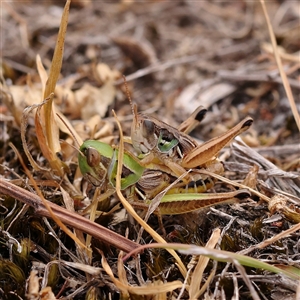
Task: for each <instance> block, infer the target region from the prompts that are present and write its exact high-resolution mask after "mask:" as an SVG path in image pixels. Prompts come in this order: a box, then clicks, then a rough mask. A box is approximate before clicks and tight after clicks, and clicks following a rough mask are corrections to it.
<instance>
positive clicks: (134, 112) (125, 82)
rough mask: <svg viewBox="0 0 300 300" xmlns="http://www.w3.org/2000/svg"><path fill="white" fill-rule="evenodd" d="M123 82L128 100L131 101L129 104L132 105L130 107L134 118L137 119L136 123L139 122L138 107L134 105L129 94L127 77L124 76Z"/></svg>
mask: <svg viewBox="0 0 300 300" xmlns="http://www.w3.org/2000/svg"><path fill="white" fill-rule="evenodd" d="M123 80H124V85H125V90H126V95H127V98H128V100H129V103H130V106H131V111H132V114H133V116H134V119H135V122H137V107H136V105H135V104H133V102H132V100H131V97H130V93H129V89H128V85H127V81H126V77H125V75H123Z"/></svg>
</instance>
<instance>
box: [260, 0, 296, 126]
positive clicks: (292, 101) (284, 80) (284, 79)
mask: <svg viewBox="0 0 300 300" xmlns="http://www.w3.org/2000/svg"><path fill="white" fill-rule="evenodd" d="M260 3H261V6H262V8H263V12H264V15H265V18H266V21H267V26H268V30H269V34H270V38H271V42H272V46H273V49H274V56H275V60H276V63H277V66H278V69H279V73H280V76H281V78H282V83H283V86H284V90H285V92H286V95H287V97H288V99H289V103H290V106H291V109H292V113H293V116H294V119H295V121H296V124H297V126H298V129H299V131H300V116H299V113H298V111H297V107H296V104H295V99H294V97H293V93H292V90H291V86H290V85H289V82H288V79H287V76H286V74H285V72H284V70H283V67H282V62H281V58H280V55H279V53H278V50H277V43H276V38H275V34H274V31H273V28H272V25H271V21H270V18H269V15H268V13H267V9H266V5H265V1H264V0H260Z"/></svg>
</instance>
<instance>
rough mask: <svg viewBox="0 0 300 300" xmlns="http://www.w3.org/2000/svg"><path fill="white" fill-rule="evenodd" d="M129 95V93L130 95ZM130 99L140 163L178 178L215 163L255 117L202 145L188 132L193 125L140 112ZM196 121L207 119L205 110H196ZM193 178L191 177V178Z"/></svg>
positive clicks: (132, 134) (133, 131) (134, 136)
mask: <svg viewBox="0 0 300 300" xmlns="http://www.w3.org/2000/svg"><path fill="white" fill-rule="evenodd" d="M128 96H129V95H128ZM128 98H129V101H130V104H131V107H132V112H133V116H134V118H133V122H132V127H131V141H132V145H133V147H134V149H135V150H136V152H137V153H138V154H139V157H141V164H143V165H145V166H151V167H152V168H158V169H159V168H164V171H166V172H168V173H169V174H171V175H173V176H176V177H179V176H181V175H182V174H184V173H185V172H186V169H193V168H199V167H208V166H209V165H211V164H214V163H215V161H216V157H217V155H218V153H219V152H220V150H221V149H222V148H223V147H224V146H225V145H226V144H227V143H229V142H230V141H231V140H232V139H233V138H235V137H236V136H237V135H239V134H241V133H242V132H244V131H246V130H247V129H248V128H249V127H250V126H251V124H252V123H253V119H252V118H250V117H246V118H245V119H244V120H242V121H241V122H240V123H238V124H237V125H236V126H234V127H233V128H231V129H230V130H228V131H227V132H225V133H224V134H222V135H220V136H218V137H216V138H213V139H211V140H209V141H207V142H205V143H203V144H201V145H198V143H197V142H196V141H195V140H194V139H192V138H191V137H190V136H189V135H188V134H187V133H188V132H189V131H190V130H191V129H192V128H193V127H192V126H189V125H186V124H185V122H184V123H183V124H182V125H181V126H179V128H178V129H176V128H174V127H172V126H170V125H168V124H166V123H164V122H162V121H160V120H158V119H156V118H154V117H150V116H147V115H144V114H141V113H137V107H136V105H135V104H133V103H132V101H131V99H130V97H128ZM193 115H194V117H195V120H197V116H198V117H199V116H200V117H199V119H200V120H199V121H201V119H203V118H204V115H205V113H204V111H203V109H200V108H198V109H197V110H196V111H195V112H194V114H193ZM190 180H191V179H190V178H189V180H188V181H190Z"/></svg>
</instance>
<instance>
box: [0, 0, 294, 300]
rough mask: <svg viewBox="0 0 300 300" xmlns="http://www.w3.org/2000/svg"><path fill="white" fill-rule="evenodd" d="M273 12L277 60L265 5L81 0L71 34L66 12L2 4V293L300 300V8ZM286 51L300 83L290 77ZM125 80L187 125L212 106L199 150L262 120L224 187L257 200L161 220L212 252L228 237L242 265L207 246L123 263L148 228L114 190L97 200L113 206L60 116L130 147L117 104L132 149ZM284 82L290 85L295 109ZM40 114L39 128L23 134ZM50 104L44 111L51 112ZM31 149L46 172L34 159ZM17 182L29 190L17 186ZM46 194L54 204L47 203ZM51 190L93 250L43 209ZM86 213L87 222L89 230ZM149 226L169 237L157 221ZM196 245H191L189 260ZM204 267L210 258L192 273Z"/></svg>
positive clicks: (233, 157) (175, 237)
mask: <svg viewBox="0 0 300 300" xmlns="http://www.w3.org/2000/svg"><path fill="white" fill-rule="evenodd" d="M266 8H267V13H268V15H269V16H270V18H271V20H270V21H271V25H272V30H273V31H274V34H275V37H276V41H277V44H278V48H277V49H278V50H276V51H275V54H274V48H273V47H272V45H271V42H270V37H269V32H268V29H267V23H266V20H265V16H264V14H263V9H262V6H261V4H260V3H259V2H246V1H244V2H243V1H242V2H221V3H217V2H211V1H198V2H187V1H186V2H185V1H183V2H176V3H173V2H159V1H157V2H153V3H150V2H149V3H139V2H136V1H131V2H128V1H121V2H119V3H114V4H112V3H101V2H90V1H74V2H72V3H71V9H70V12H69V21H68V22H67V21H66V19H67V15H66V13H65V14H64V18H65V21H64V23H65V25H66V24H67V23H68V24H67V29H66V28H65V29H63V27H62V26H61V25H60V22H61V18H62V15H63V6H62V5H61V4H60V5H57V4H55V3H54V2H53V3H50V2H45V3H36V2H33V1H32V2H28V3H26V4H22V3H19V2H18V3H17V2H10V3H8V2H5V3H4V4H3V15H2V25H3V28H2V33H3V43H2V49H1V50H2V55H3V61H2V74H3V77H2V78H1V106H0V114H1V115H0V116H1V118H0V121H1V127H0V130H1V137H2V138H1V150H0V151H1V154H0V164H1V165H0V170H1V171H0V172H1V173H0V175H1V179H0V181H1V182H0V183H1V187H0V188H1V217H0V218H1V233H0V239H1V261H0V263H1V268H0V269H1V271H0V278H1V281H0V288H1V290H0V295H1V297H2V298H3V299H20V298H22V299H38V298H40V299H58V298H62V297H64V298H66V299H83V298H88V297H89V298H90V299H107V298H109V297H110V298H113V299H141V297H143V299H152V298H153V299H156V298H159V297H161V298H164V299H167V298H168V299H171V298H174V299H175V298H177V299H193V297H197V298H199V299H228V298H231V297H235V298H236V299H282V298H283V297H284V298H286V299H289V298H290V299H292V298H293V299H295V297H300V291H299V288H297V280H295V278H294V277H293V276H294V275H293V276H291V278H292V279H291V278H289V277H288V276H287V275H284V274H286V273H284V272H285V271H284V270H286V269H287V270H286V271H287V272H291V273H292V274H296V273H297V272H298V276H299V268H300V265H299V229H300V228H299V219H300V218H299V215H300V209H299V206H300V203H299V202H300V190H299V186H300V160H299V157H300V146H299V145H300V136H299V128H297V124H299V123H297V122H298V120H297V110H298V112H299V110H300V107H299V89H300V81H299V80H300V79H299V65H300V64H299V62H300V61H299V45H300V39H299V34H297V33H298V32H299V14H297V13H296V12H297V11H298V10H299V4H298V3H297V2H294V1H272V2H267V3H266ZM59 28H61V30H66V34H65V35H64V34H62V35H61V36H60V38H61V39H60V43H61V44H58V45H60V46H62V45H64V48H62V47H60V48H59V49H58V51H60V54H55V55H54V56H53V51H54V49H55V44H56V39H57V34H58V30H59ZM64 40H65V41H64ZM37 55H39V57H40V58H37V57H38V56H37ZM276 55H277V58H276V57H275V56H276ZM52 56H53V58H54V59H53V60H52ZM278 56H279V57H280V59H281V63H282V68H283V70H284V72H285V74H286V75H287V78H284V77H283V76H282V74H280V71H279V70H278V67H277V62H278ZM55 59H56V61H55ZM61 59H63V60H62V64H61V67H60V61H61ZM51 61H52V63H51ZM276 61H277V62H276ZM51 66H52V67H53V68H54V69H55V68H56V69H55V71H54V72H55V74H54V75H53V73H51V72H49V70H50V68H51ZM122 74H124V75H125V76H126V78H127V82H128V87H129V90H130V94H131V97H132V98H133V99H134V101H135V102H136V103H137V105H138V109H139V111H143V112H145V113H150V114H153V115H154V116H156V117H157V118H159V119H160V120H162V121H164V122H166V123H168V124H171V125H173V126H177V125H178V124H180V123H181V122H182V121H183V120H185V119H186V118H187V117H188V116H189V114H191V113H192V112H193V111H194V109H195V108H196V107H197V106H198V105H200V104H201V105H203V106H205V107H206V108H207V109H208V113H207V116H206V118H205V119H204V121H203V122H202V123H201V125H200V126H199V128H198V129H196V130H195V131H193V133H192V136H193V137H194V138H196V139H197V140H198V141H199V142H202V141H207V140H209V139H211V138H213V137H214V136H216V135H219V134H220V133H223V132H225V131H226V130H228V129H229V128H231V127H233V126H234V125H235V124H236V123H238V122H239V121H240V120H241V119H243V118H244V117H246V116H247V115H250V116H251V117H253V119H254V124H253V126H252V127H251V129H250V130H249V131H247V132H246V133H245V134H243V136H242V137H241V138H242V140H241V139H240V138H238V139H237V141H235V142H233V143H232V144H231V146H230V148H229V147H226V148H224V149H223V150H222V151H221V153H220V155H221V158H222V161H223V163H224V167H225V175H224V177H223V178H218V181H217V183H216V184H215V186H214V187H213V190H214V191H215V192H224V191H228V190H230V189H231V190H233V189H234V186H242V187H244V186H246V187H247V186H248V188H249V190H250V191H251V189H252V196H251V199H248V200H246V201H243V202H241V203H235V204H232V205H222V206H217V207H216V208H213V209H206V210H205V209H204V210H200V211H199V212H193V213H189V214H185V215H179V216H164V217H163V219H162V224H163V227H164V229H165V231H166V236H165V237H164V239H165V241H166V242H167V243H171V242H180V243H182V244H193V245H196V246H197V245H198V246H204V245H206V244H207V245H208V248H209V247H210V246H209V245H210V244H209V243H210V242H209V241H210V238H211V236H214V235H215V234H216V233H215V230H217V229H218V228H221V230H223V231H222V234H221V235H220V236H219V237H218V242H214V243H213V245H212V247H213V248H216V249H219V250H226V251H230V252H231V253H232V257H230V258H228V260H227V264H226V263H225V262H218V263H216V261H217V260H218V257H217V256H216V257H214V256H213V254H211V256H212V257H214V259H216V260H215V261H214V260H212V259H210V260H208V259H207V258H204V256H202V254H203V253H204V252H201V251H200V252H199V254H200V255H199V254H198V255H196V256H194V255H193V256H187V255H180V256H179V257H178V259H179V261H177V265H176V263H175V259H174V258H172V256H170V255H169V254H168V252H167V251H164V250H163V249H158V248H157V249H154V248H153V249H149V250H145V251H144V252H143V253H140V254H139V255H138V256H135V257H132V258H131V261H127V262H126V263H123V262H122V259H121V258H122V251H121V252H120V251H119V250H120V249H121V250H124V251H125V252H129V251H131V250H133V249H134V248H135V247H137V244H136V243H134V242H133V241H136V240H137V238H138V234H139V228H138V225H137V223H134V222H133V221H132V220H131V219H130V218H126V219H124V217H122V218H121V219H120V220H119V221H118V219H117V216H118V213H117V212H118V211H119V210H117V209H114V208H113V207H114V205H115V204H116V200H117V197H115V196H112V197H111V198H109V199H108V200H109V201H108V203H106V202H107V200H105V199H104V200H103V201H101V202H100V203H99V205H97V206H95V205H94V206H93V205H92V206H90V205H91V204H92V203H93V201H99V200H100V199H101V193H100V196H99V191H96V193H95V188H93V187H92V186H90V185H88V184H87V183H86V182H84V181H83V180H82V178H81V175H80V172H79V171H78V168H77V166H78V162H77V159H76V157H77V154H78V151H77V150H76V149H74V147H71V146H70V144H73V140H72V138H71V137H70V133H68V130H66V128H65V126H64V125H62V123H61V122H60V121H59V120H56V112H57V113H58V114H60V115H61V116H63V117H64V118H65V119H66V120H67V121H68V124H69V125H68V126H69V127H70V128H73V129H72V131H73V130H74V132H76V134H78V136H79V137H80V139H81V140H86V139H98V140H101V141H104V142H106V143H109V144H114V145H118V144H119V137H120V133H119V131H118V128H117V126H116V122H115V119H114V117H113V115H112V111H111V110H112V108H113V109H114V110H115V111H116V114H117V117H118V119H119V120H120V122H121V126H122V131H123V132H124V134H125V137H124V140H125V141H126V140H127V137H128V136H130V127H131V121H132V118H133V117H132V114H131V109H130V105H129V102H128V100H127V98H126V92H125V89H124V85H123V81H122ZM48 76H49V78H50V83H48V90H47V89H46V90H45V87H46V86H47V84H46V81H47V77H48ZM283 86H290V88H291V90H290V91H291V93H292V96H294V98H295V99H294V104H293V102H291V101H292V100H291V97H290V96H291V95H290V94H291V93H289V92H288V91H287V93H285V90H284V88H283ZM51 92H54V94H53V98H51V97H50V96H51V95H50V94H51ZM49 97H50V98H49ZM48 98H49V99H50V100H48V101H49V103H52V102H53V103H54V105H51V107H50V108H49V110H48V112H46V113H45V115H44V112H43V110H45V111H47V108H46V107H45V108H42V107H43V106H41V104H40V103H41V100H46V99H48ZM28 106H29V107H31V109H30V108H29V109H27V112H28V114H27V116H26V120H25V121H26V123H27V124H26V126H21V124H22V122H24V115H23V110H24V109H25V108H26V107H28ZM35 106H39V107H40V108H39V109H40V110H41V111H40V113H39V114H38V113H36V112H35V110H34V107H35ZM53 107H54V109H55V111H54V110H53ZM37 116H39V117H37ZM47 116H48V117H47ZM49 116H51V117H49ZM298 119H299V115H298ZM47 124H48V125H47ZM56 124H58V125H56ZM49 126H50V127H49ZM53 126H54V127H55V126H58V127H57V129H55V128H54V127H53ZM53 128H54V129H53ZM58 128H59V129H60V131H59V136H57V133H58ZM25 129H26V130H25ZM48 130H49V131H48ZM56 132H57V133H56ZM21 134H22V135H23V136H24V138H23V142H22V141H21ZM49 139H50V140H49ZM24 141H26V143H25V142H24ZM42 141H44V142H42ZM10 143H11V144H13V145H14V146H15V149H16V150H15V151H17V152H19V155H21V156H22V158H23V159H25V164H26V167H27V168H28V169H29V171H30V172H31V174H32V177H33V178H34V181H35V183H36V184H33V183H32V181H29V180H28V177H27V175H25V169H24V168H25V166H22V165H21V164H20V162H19V160H18V158H17V156H16V153H15V152H14V150H13V148H12V147H11V146H10ZM125 145H126V144H125ZM75 148H76V147H75ZM25 149H28V150H27V151H28V152H29V153H30V157H32V160H34V161H35V163H36V164H37V165H38V166H39V168H37V167H35V168H34V166H35V165H34V163H31V164H30V163H29V161H28V159H29V156H28V154H27V155H25V153H24V151H25ZM43 149H44V150H43ZM35 185H36V188H34V186H35ZM15 187H16V188H15ZM9 188H13V189H14V188H15V193H14V194H11V193H10V191H9ZM17 188H18V189H17ZM24 189H25V190H27V191H26V192H27V193H28V195H27V194H26V193H25V192H24ZM37 189H39V190H40V192H41V194H40V197H38V196H36V195H35V194H36V193H38V194H39V192H38V191H37ZM30 194H31V195H34V196H30ZM22 196H23V198H24V196H26V197H27V198H26V199H28V202H25V203H27V204H22V201H23V200H24V199H23V200H22ZM120 196H122V195H120ZM42 197H44V198H45V200H46V201H49V204H50V205H51V206H52V209H54V210H53V213H54V214H57V217H61V218H62V221H63V223H65V224H66V225H68V226H69V228H70V229H71V231H73V233H75V235H76V237H77V238H78V239H79V241H80V242H76V240H73V239H72V238H69V237H68V236H67V235H66V234H64V233H63V231H62V229H63V228H62V227H60V226H59V225H58V223H55V222H53V221H50V222H48V221H47V222H46V219H43V218H42V216H47V217H50V216H51V214H50V213H49V212H48V211H47V209H46V208H45V207H43V206H39V207H37V205H41V204H40V201H41V198H42ZM30 198H31V200H30ZM34 199H36V200H34ZM18 200H20V201H18ZM30 201H31V202H30ZM56 204H58V205H59V207H60V208H59V207H57V206H55V205H56ZM30 206H31V207H33V208H34V209H35V210H36V211H34V210H33V209H32V208H30ZM88 207H91V209H87V208H88ZM65 208H66V210H67V212H66V211H65ZM39 212H40V213H39ZM80 214H83V216H84V217H85V220H86V221H84V222H82V219H80ZM75 215H78V216H79V217H78V218H77V217H76V216H75ZM68 218H69V219H68ZM71 218H74V220H78V222H77V223H78V224H75V223H76V222H73V221H72V220H71ZM81 222H82V223H81ZM93 224H96V225H97V224H100V225H103V226H104V227H106V229H107V228H108V229H110V231H109V234H110V233H111V232H112V233H118V235H115V236H114V238H115V239H116V241H117V242H116V243H115V245H114V246H109V242H108V240H107V239H106V238H103V237H100V236H96V235H97V234H98V233H95V232H96V231H97V230H98V231H99V233H100V232H102V230H103V229H101V228H100V227H99V229H96V228H95V229H94V227H93V226H94V225H93ZM140 224H141V223H140ZM148 224H149V225H150V226H151V227H152V228H153V229H154V230H155V231H156V232H157V233H159V234H162V232H161V228H160V227H159V224H158V223H157V217H156V216H151V217H150V219H149V220H148ZM77 225H78V226H77ZM76 226H77V227H76ZM151 227H150V229H149V231H148V232H150V234H151ZM97 228H98V227H97ZM151 235H152V234H151ZM151 235H149V234H148V233H147V232H145V231H144V232H143V234H142V239H141V240H140V241H139V243H140V244H148V243H151V242H152V238H153V235H152V237H151ZM124 237H125V238H124ZM122 238H123V239H122ZM214 239H216V238H215V237H214ZM125 240H126V241H128V242H126V241H125ZM162 241H164V240H161V239H160V238H159V242H162ZM80 243H82V245H84V247H80V246H79V245H80ZM123 243H124V244H123ZM19 245H21V248H20V246H19ZM118 245H119V246H118ZM118 249H119V250H118ZM174 249H176V248H174ZM193 251H194V252H196V250H194V248H193V247H191V248H190V252H188V250H187V253H189V254H194V253H193ZM207 251H209V249H207ZM211 253H212V252H211ZM226 253H228V252H226ZM238 253H241V254H246V255H248V256H250V257H253V258H256V259H257V260H258V261H261V262H267V263H269V264H271V265H272V267H274V268H275V267H278V268H281V269H282V270H283V271H282V272H283V273H282V274H280V273H277V274H275V273H272V271H268V270H269V269H264V267H263V266H260V267H258V268H257V269H256V268H255V266H254V265H252V267H249V266H248V265H247V267H242V266H241V265H240V264H242V263H243V262H242V259H240V261H239V262H237V261H236V260H235V259H237V258H236V257H237V256H234V255H235V254H238ZM226 255H227V254H226ZM212 257H210V258H212ZM193 260H195V262H194V263H192V264H191V265H189V262H190V261H193ZM54 261H55V263H53V262H54ZM197 261H199V262H203V261H205V265H204V266H202V267H201V265H199V267H193V266H194V265H195V264H196V263H197ZM232 262H233V263H232ZM54 265H57V266H58V268H57V267H54ZM178 266H179V267H178ZM205 266H206V267H205ZM292 267H293V268H295V269H294V270H292ZM194 268H195V269H194ZM197 268H198V270H197V271H195V270H196V269H197ZM184 269H185V271H184ZM199 274H200V275H199ZM193 276H195V277H193ZM199 276H201V278H202V280H201V278H199ZM298 278H299V277H298ZM26 282H27V283H26ZM204 282H206V283H205V284H204ZM298 282H299V279H298ZM203 287H204V288H203ZM195 295H196V296H195ZM137 297H138V298H137ZM201 297H202V298H201Z"/></svg>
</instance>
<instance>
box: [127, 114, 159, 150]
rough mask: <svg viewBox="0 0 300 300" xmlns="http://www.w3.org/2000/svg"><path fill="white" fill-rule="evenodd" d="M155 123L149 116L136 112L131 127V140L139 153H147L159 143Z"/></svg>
mask: <svg viewBox="0 0 300 300" xmlns="http://www.w3.org/2000/svg"><path fill="white" fill-rule="evenodd" d="M157 139H158V137H157V136H156V133H155V124H154V122H152V120H150V119H149V118H148V117H147V116H144V115H141V114H136V116H135V118H134V119H133V122H132V127H131V141H132V145H133V147H134V149H135V150H136V151H137V152H138V153H143V154H147V153H148V152H150V151H151V150H153V149H154V147H155V146H156V144H157Z"/></svg>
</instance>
